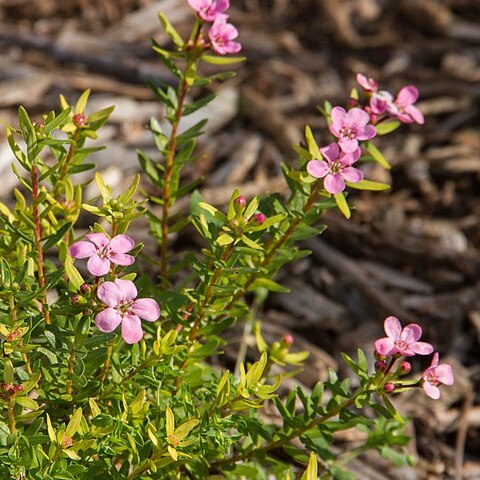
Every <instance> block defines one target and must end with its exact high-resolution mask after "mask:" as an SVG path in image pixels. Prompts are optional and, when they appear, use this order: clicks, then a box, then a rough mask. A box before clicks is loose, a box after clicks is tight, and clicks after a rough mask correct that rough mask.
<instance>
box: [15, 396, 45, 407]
mask: <svg viewBox="0 0 480 480" xmlns="http://www.w3.org/2000/svg"><path fill="white" fill-rule="evenodd" d="M15 403H16V404H17V405H21V406H22V407H24V408H28V409H29V410H38V409H39V406H38V403H37V402H36V401H35V400H34V399H33V398H30V397H15Z"/></svg>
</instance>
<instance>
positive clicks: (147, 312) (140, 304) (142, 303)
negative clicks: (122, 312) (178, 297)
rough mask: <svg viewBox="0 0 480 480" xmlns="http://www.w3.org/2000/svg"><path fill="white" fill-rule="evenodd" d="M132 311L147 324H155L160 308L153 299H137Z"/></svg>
mask: <svg viewBox="0 0 480 480" xmlns="http://www.w3.org/2000/svg"><path fill="white" fill-rule="evenodd" d="M132 311H133V312H134V313H135V315H138V316H139V317H140V318H143V319H144V320H147V322H155V321H156V320H158V319H159V317H160V307H159V306H158V303H157V302H156V301H155V300H154V299H153V298H139V299H138V300H135V301H134V302H133V305H132Z"/></svg>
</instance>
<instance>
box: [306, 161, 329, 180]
mask: <svg viewBox="0 0 480 480" xmlns="http://www.w3.org/2000/svg"><path fill="white" fill-rule="evenodd" d="M328 171H329V168H328V164H327V162H324V161H322V160H311V161H310V162H308V163H307V172H308V173H309V174H310V175H311V176H312V177H315V178H323V177H324V176H325V175H327V173H328Z"/></svg>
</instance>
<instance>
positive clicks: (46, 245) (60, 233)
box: [43, 222, 72, 251]
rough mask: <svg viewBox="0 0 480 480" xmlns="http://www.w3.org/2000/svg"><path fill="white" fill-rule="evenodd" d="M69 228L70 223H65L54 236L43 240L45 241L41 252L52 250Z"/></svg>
mask: <svg viewBox="0 0 480 480" xmlns="http://www.w3.org/2000/svg"><path fill="white" fill-rule="evenodd" d="M71 226H72V223H71V222H68V223H65V224H64V225H62V226H61V227H60V228H59V229H58V230H57V231H56V232H55V233H54V234H52V235H49V236H48V237H46V238H44V239H43V240H45V243H44V244H43V250H44V251H47V250H48V249H49V248H52V247H53V246H54V245H55V244H56V243H57V242H58V241H59V240H61V239H62V238H63V236H64V235H65V234H66V233H67V231H68V229H69V228H70V227H71Z"/></svg>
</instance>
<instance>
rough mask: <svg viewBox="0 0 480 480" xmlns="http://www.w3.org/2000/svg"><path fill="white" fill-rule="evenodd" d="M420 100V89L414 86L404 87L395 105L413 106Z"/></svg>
mask: <svg viewBox="0 0 480 480" xmlns="http://www.w3.org/2000/svg"><path fill="white" fill-rule="evenodd" d="M417 100H418V89H417V88H416V87H414V86H413V85H407V86H406V87H403V88H402V89H401V90H400V91H399V92H398V94H397V97H396V98H395V100H394V103H395V104H396V105H398V106H399V107H406V106H408V105H412V104H413V103H415V102H416V101H417Z"/></svg>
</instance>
